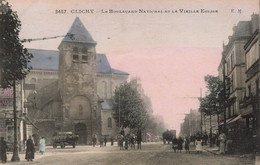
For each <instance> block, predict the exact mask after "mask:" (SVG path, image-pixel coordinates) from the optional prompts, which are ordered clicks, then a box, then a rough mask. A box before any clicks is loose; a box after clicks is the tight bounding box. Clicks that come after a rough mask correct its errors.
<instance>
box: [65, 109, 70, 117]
mask: <svg viewBox="0 0 260 165" xmlns="http://www.w3.org/2000/svg"><path fill="white" fill-rule="evenodd" d="M65 117H66V118H69V109H68V108H66V109H65Z"/></svg>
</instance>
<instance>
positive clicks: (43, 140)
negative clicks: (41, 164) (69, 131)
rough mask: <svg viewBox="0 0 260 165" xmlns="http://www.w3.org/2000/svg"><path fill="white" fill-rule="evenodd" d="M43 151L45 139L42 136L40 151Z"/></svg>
mask: <svg viewBox="0 0 260 165" xmlns="http://www.w3.org/2000/svg"><path fill="white" fill-rule="evenodd" d="M44 152H45V139H44V137H42V138H41V140H40V153H41V154H43V153H44Z"/></svg>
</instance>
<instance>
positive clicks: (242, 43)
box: [218, 14, 259, 151]
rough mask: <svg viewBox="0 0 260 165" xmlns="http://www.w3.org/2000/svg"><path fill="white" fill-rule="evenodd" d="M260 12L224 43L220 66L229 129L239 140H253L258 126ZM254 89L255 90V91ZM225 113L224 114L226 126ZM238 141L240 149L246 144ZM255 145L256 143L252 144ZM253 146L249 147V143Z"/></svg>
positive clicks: (227, 129) (233, 139)
mask: <svg viewBox="0 0 260 165" xmlns="http://www.w3.org/2000/svg"><path fill="white" fill-rule="evenodd" d="M258 29H259V16H258V15H257V14H253V15H252V16H251V20H250V21H240V22H239V23H238V24H237V25H236V26H234V27H233V34H232V36H230V37H229V42H228V44H227V45H223V52H222V60H221V63H220V65H219V67H218V71H219V77H220V78H221V80H223V81H224V82H225V88H226V91H225V93H226V99H227V101H226V104H225V107H226V109H225V111H224V113H225V117H226V133H227V136H228V139H231V140H232V141H233V143H235V144H243V143H241V142H242V141H252V139H251V138H252V137H253V134H252V133H250V132H252V131H251V130H252V129H253V128H256V124H255V123H256V116H255V115H254V114H253V111H254V110H253V109H254V108H253V107H254V106H255V104H254V103H253V102H254V101H252V100H253V98H255V97H253V96H256V93H257V92H258V91H257V90H258V87H257V86H259V83H258V81H257V79H258V74H257V73H258V72H257V58H259V41H258ZM252 90H254V91H252ZM224 113H222V114H221V120H222V127H223V128H224V126H223V121H224ZM248 145H249V144H245V145H244V146H242V145H240V146H239V145H237V149H238V150H240V151H242V150H243V151H246V149H245V146H248ZM251 145H252V144H251ZM248 148H249V147H248Z"/></svg>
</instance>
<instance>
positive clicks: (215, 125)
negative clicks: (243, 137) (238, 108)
mask: <svg viewBox="0 0 260 165" xmlns="http://www.w3.org/2000/svg"><path fill="white" fill-rule="evenodd" d="M232 119H234V118H229V119H227V120H226V124H228V123H230V121H231V120H232ZM223 124H224V121H222V122H219V124H218V123H216V124H214V125H213V127H218V126H221V125H223Z"/></svg>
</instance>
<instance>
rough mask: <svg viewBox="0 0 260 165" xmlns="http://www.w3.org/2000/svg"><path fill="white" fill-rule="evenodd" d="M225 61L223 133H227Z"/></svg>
mask: <svg viewBox="0 0 260 165" xmlns="http://www.w3.org/2000/svg"><path fill="white" fill-rule="evenodd" d="M225 63H226V61H225V59H224V60H223V90H224V91H223V96H224V97H223V98H224V101H223V105H224V106H223V108H224V109H223V113H224V125H223V130H222V131H223V133H226V124H227V123H226V73H225Z"/></svg>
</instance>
